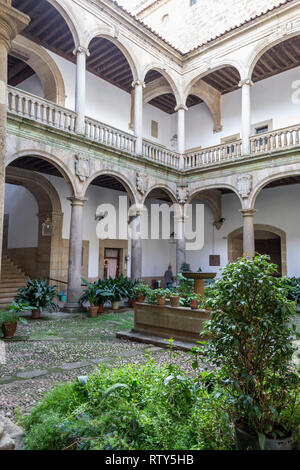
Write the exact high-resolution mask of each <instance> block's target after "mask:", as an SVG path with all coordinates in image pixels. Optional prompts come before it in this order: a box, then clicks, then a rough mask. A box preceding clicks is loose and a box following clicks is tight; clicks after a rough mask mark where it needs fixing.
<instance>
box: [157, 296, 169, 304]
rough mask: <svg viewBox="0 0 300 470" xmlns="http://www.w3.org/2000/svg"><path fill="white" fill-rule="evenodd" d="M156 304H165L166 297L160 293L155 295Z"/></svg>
mask: <svg viewBox="0 0 300 470" xmlns="http://www.w3.org/2000/svg"><path fill="white" fill-rule="evenodd" d="M156 299H157V303H158V305H165V303H166V301H167V299H163V298H162V297H161V296H160V295H157V296H156Z"/></svg>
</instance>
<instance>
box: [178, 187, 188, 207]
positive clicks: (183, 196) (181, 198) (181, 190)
mask: <svg viewBox="0 0 300 470" xmlns="http://www.w3.org/2000/svg"><path fill="white" fill-rule="evenodd" d="M189 195H190V191H189V188H188V187H187V186H177V189H176V196H177V201H178V202H179V204H185V203H186V201H187V200H188V198H189Z"/></svg>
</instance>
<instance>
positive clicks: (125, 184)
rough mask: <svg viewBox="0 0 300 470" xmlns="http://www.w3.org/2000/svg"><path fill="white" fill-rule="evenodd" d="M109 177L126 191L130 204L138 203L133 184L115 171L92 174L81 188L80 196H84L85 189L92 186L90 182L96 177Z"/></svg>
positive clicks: (106, 170) (101, 171)
mask: <svg viewBox="0 0 300 470" xmlns="http://www.w3.org/2000/svg"><path fill="white" fill-rule="evenodd" d="M104 175H105V176H111V177H113V178H115V179H116V180H118V181H119V182H120V183H121V184H122V186H123V187H124V188H125V189H126V192H127V194H128V197H129V199H130V202H131V204H137V203H138V198H137V194H136V189H135V188H134V186H133V184H132V183H131V181H129V179H128V178H126V177H125V176H124V175H121V174H120V173H118V172H117V171H115V170H108V169H105V170H100V171H97V172H95V173H93V174H92V175H91V176H90V177H89V178H88V179H87V180H86V182H85V183H84V186H83V188H82V195H83V196H84V195H85V194H86V191H87V189H88V188H89V186H90V185H91V184H92V182H93V181H94V180H95V179H96V178H98V176H104Z"/></svg>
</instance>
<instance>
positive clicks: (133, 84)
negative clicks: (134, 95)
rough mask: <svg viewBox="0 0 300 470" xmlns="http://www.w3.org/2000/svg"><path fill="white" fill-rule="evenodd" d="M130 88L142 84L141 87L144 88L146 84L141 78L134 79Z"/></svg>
mask: <svg viewBox="0 0 300 470" xmlns="http://www.w3.org/2000/svg"><path fill="white" fill-rule="evenodd" d="M131 86H132V88H135V87H137V86H142V87H143V88H146V84H145V82H144V81H143V80H134V81H133V82H132V84H131Z"/></svg>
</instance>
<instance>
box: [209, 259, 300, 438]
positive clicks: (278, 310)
mask: <svg viewBox="0 0 300 470" xmlns="http://www.w3.org/2000/svg"><path fill="white" fill-rule="evenodd" d="M276 270H277V267H276V266H275V265H272V264H270V263H269V257H268V256H256V257H255V258H254V259H247V258H241V259H240V260H238V261H237V262H236V263H234V264H230V265H228V266H226V267H225V269H224V270H223V272H222V278H221V279H219V280H218V281H216V283H215V285H214V287H213V288H212V289H211V293H210V295H211V297H210V298H209V299H208V300H207V304H208V306H209V307H211V308H212V309H213V313H212V315H211V321H210V322H209V323H208V325H207V328H206V331H205V333H206V334H208V335H210V340H209V342H208V344H207V347H206V355H207V358H208V360H209V362H210V365H211V364H213V365H215V366H217V367H220V368H221V369H220V370H221V372H220V377H221V381H222V384H223V385H224V386H225V387H226V388H227V389H228V391H229V392H230V396H231V403H230V408H231V410H230V413H231V416H232V418H233V419H236V420H238V421H239V423H240V424H241V425H242V427H243V428H244V429H247V430H248V431H249V432H254V433H258V434H264V435H266V436H269V437H275V436H277V437H282V436H283V435H286V434H287V433H288V432H290V431H291V429H292V428H293V426H294V412H293V410H294V406H295V400H296V396H297V394H298V393H299V377H298V376H297V375H296V373H295V370H294V367H293V364H292V356H293V353H294V347H293V339H294V334H295V330H294V327H290V324H291V318H292V316H293V315H294V314H295V305H294V303H293V302H291V301H290V300H288V298H287V295H288V290H287V288H286V286H284V283H283V282H282V280H281V279H278V278H276V277H274V274H275V273H276Z"/></svg>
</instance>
